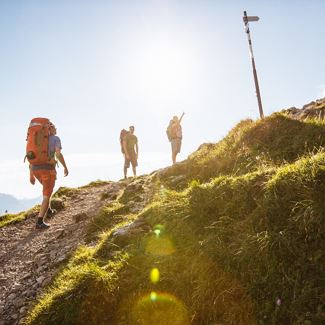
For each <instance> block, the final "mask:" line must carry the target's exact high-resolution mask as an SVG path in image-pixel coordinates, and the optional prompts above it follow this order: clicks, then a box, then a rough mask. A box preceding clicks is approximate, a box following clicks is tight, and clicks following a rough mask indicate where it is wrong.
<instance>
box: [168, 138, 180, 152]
mask: <svg viewBox="0 0 325 325" xmlns="http://www.w3.org/2000/svg"><path fill="white" fill-rule="evenodd" d="M170 143H171V145H172V152H173V153H174V154H175V153H180V152H181V147H182V139H181V138H176V139H172V141H170Z"/></svg>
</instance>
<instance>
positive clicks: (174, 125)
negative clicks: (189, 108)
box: [166, 113, 185, 165]
mask: <svg viewBox="0 0 325 325" xmlns="http://www.w3.org/2000/svg"><path fill="white" fill-rule="evenodd" d="M184 115H185V113H183V114H182V115H181V117H180V118H178V117H177V116H176V115H175V116H174V117H173V119H172V120H170V122H169V125H168V127H167V131H166V133H167V137H168V140H169V142H170V143H171V147H172V161H173V165H174V164H176V156H177V154H178V153H180V152H181V147H182V138H183V134H182V126H181V121H182V119H183V116H184Z"/></svg>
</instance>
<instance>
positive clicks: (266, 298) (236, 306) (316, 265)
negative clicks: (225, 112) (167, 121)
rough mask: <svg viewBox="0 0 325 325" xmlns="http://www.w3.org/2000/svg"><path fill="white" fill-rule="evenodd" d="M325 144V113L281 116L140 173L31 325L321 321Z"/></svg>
mask: <svg viewBox="0 0 325 325" xmlns="http://www.w3.org/2000/svg"><path fill="white" fill-rule="evenodd" d="M324 141H325V123H324V120H311V119H309V120H305V121H300V120H295V119H292V118H290V117H289V116H287V115H285V114H274V115H272V116H270V117H268V118H266V119H264V120H263V121H257V122H254V121H250V120H247V121H243V122H241V123H239V124H238V125H237V126H236V127H235V128H234V129H233V130H232V131H231V132H230V133H229V134H228V135H227V136H226V137H225V138H224V139H223V140H222V141H220V142H219V143H217V144H206V145H203V146H201V147H200V148H199V150H198V151H196V152H195V153H193V154H192V155H191V156H190V157H189V158H188V159H187V160H186V161H184V162H183V163H180V164H177V165H175V166H173V167H171V168H168V169H166V170H164V171H161V172H159V173H156V174H154V175H152V176H150V177H149V176H148V177H142V178H139V179H138V180H136V181H135V183H134V184H132V183H131V184H130V185H129V186H128V187H126V188H125V190H124V192H123V193H121V195H120V196H119V197H117V198H116V200H115V201H114V202H113V203H112V204H111V205H110V206H108V207H105V208H104V209H103V210H102V211H101V213H100V214H99V215H98V216H97V217H96V218H95V219H94V221H93V224H92V225H90V226H89V229H88V234H87V238H88V240H89V243H91V244H90V245H89V246H82V247H80V248H79V249H78V251H77V252H75V254H74V256H73V257H72V258H71V259H70V260H69V261H68V262H67V264H66V265H64V266H63V267H62V270H61V271H60V272H59V273H58V275H57V277H56V279H55V281H54V282H53V283H51V284H50V286H49V287H48V289H47V291H46V292H45V294H44V296H43V297H41V298H40V299H39V300H38V302H37V303H36V304H35V307H34V309H33V310H32V311H31V313H30V314H29V317H28V320H27V324H119V325H122V324H123V325H131V324H132V325H133V324H180V325H183V324H321V323H322V321H323V320H324V316H325V311H324V300H325V295H324V276H323V275H324V267H325V263H324V261H325V258H324V257H325V256H324V243H325V240H324V233H325V229H324V224H325V223H324V215H325V194H324V193H325V152H324V148H323V147H324ZM136 182H137V183H136ZM149 183H150V184H151V186H152V189H151V191H152V192H154V196H153V199H152V200H151V201H150V202H149V203H148V204H146V205H145V207H144V209H143V210H142V211H141V212H140V213H137V212H134V209H133V208H134V205H135V204H140V203H141V202H142V201H143V200H144V193H145V186H146V184H149ZM151 194H153V193H151ZM98 225H100V227H98ZM98 229H100V231H99V230H98Z"/></svg>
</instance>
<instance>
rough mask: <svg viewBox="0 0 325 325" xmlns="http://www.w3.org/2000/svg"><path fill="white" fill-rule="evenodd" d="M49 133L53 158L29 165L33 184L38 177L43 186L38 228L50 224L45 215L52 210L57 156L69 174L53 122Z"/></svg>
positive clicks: (66, 173) (50, 152)
mask: <svg viewBox="0 0 325 325" xmlns="http://www.w3.org/2000/svg"><path fill="white" fill-rule="evenodd" d="M49 133H50V135H49V148H48V151H49V157H50V158H51V160H50V161H49V163H48V164H44V165H35V166H34V165H32V164H30V165H29V171H30V175H29V180H30V182H31V184H32V185H34V184H35V180H36V179H37V180H38V181H39V182H40V183H41V184H42V186H43V201H42V204H41V208H40V211H39V214H38V218H37V221H36V229H46V228H48V227H49V226H50V225H48V224H47V223H45V222H44V217H45V216H46V214H47V213H48V212H50V211H52V210H51V208H50V200H51V195H52V192H53V189H54V185H55V180H56V170H55V165H56V160H55V158H57V159H58V161H59V162H60V163H61V165H62V166H63V168H64V176H68V174H69V171H68V168H67V166H66V163H65V160H64V157H63V154H62V153H61V149H62V147H61V140H60V138H59V137H58V136H56V127H55V125H54V124H53V123H51V122H50V124H49Z"/></svg>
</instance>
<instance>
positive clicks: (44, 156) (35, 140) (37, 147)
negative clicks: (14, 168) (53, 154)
mask: <svg viewBox="0 0 325 325" xmlns="http://www.w3.org/2000/svg"><path fill="white" fill-rule="evenodd" d="M49 123H50V120H49V119H47V118H43V117H37V118H33V119H32V120H31V122H30V124H29V127H28V131H27V139H26V141H27V146H26V156H25V159H24V161H25V160H26V158H27V160H28V161H29V163H30V164H31V165H43V164H49V163H50V160H51V158H50V157H49V152H48V151H49V149H48V147H49Z"/></svg>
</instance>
